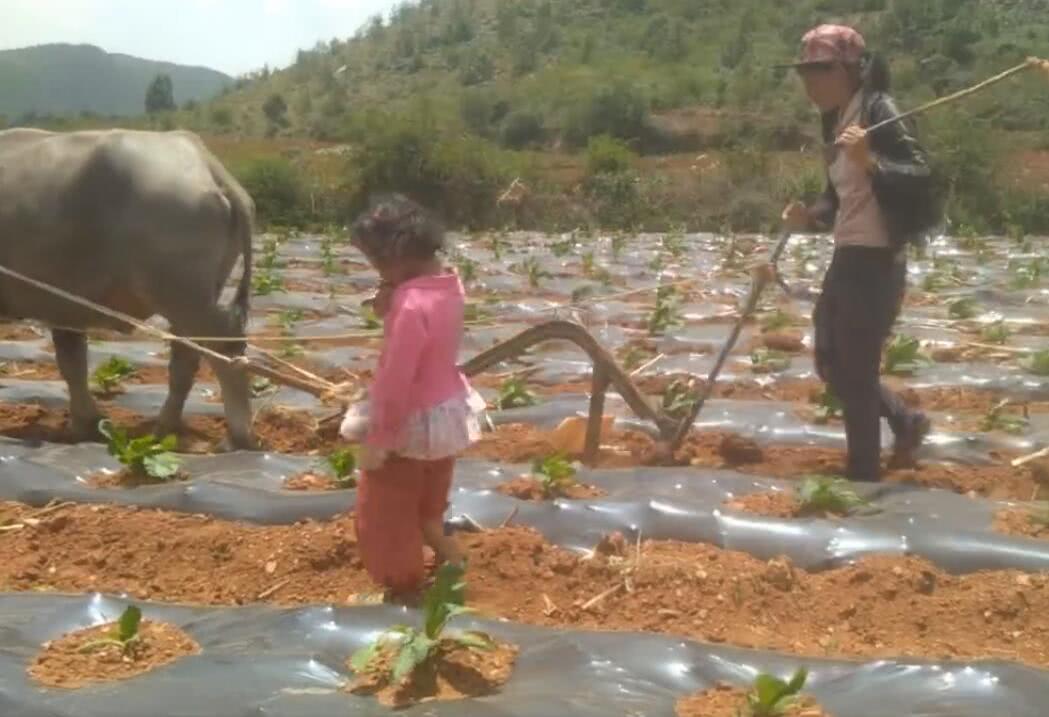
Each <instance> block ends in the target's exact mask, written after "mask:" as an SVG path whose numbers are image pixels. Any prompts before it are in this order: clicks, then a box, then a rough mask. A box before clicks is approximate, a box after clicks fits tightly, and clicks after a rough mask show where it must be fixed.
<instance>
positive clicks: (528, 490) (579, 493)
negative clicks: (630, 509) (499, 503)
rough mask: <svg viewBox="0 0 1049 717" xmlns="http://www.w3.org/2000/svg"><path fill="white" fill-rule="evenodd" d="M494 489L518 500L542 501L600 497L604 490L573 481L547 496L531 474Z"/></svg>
mask: <svg viewBox="0 0 1049 717" xmlns="http://www.w3.org/2000/svg"><path fill="white" fill-rule="evenodd" d="M496 491H498V492H499V493H502V494H503V495H508V496H510V497H511V498H517V499H519V500H533V501H544V500H552V499H554V498H568V499H570V500H585V499H587V498H600V497H601V496H603V495H605V492H604V491H603V490H601V489H600V488H597V487H595V486H592V485H586V484H585V483H575V484H573V485H570V486H568V487H566V488H564V489H562V490H559V491H558V492H557V495H554V496H549V497H548V496H547V495H546V494H545V493H544V492H543V483H542V481H541V480H539V479H538V478H533V477H531V476H519V477H517V478H514V479H512V480H508V481H506V482H504V483H500V484H499V486H498V487H497V488H496Z"/></svg>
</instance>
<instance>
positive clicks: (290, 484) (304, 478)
mask: <svg viewBox="0 0 1049 717" xmlns="http://www.w3.org/2000/svg"><path fill="white" fill-rule="evenodd" d="M352 487H355V486H349V485H342V484H340V483H338V482H337V481H336V480H335V479H334V478H332V477H331V476H330V475H324V474H323V473H300V474H298V475H295V476H291V477H289V478H288V479H286V480H285V481H284V490H294V491H301V492H306V493H317V492H326V491H330V490H345V489H347V488H352Z"/></svg>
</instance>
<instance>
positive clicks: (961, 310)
mask: <svg viewBox="0 0 1049 717" xmlns="http://www.w3.org/2000/svg"><path fill="white" fill-rule="evenodd" d="M979 313H980V305H979V304H977V303H976V301H975V300H974V299H969V298H966V299H958V300H957V301H952V302H951V303H950V304H948V305H947V315H948V316H950V317H951V318H952V319H971V318H973V317H975V316H977V315H978V314H979Z"/></svg>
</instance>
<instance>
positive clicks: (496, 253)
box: [488, 234, 506, 261]
mask: <svg viewBox="0 0 1049 717" xmlns="http://www.w3.org/2000/svg"><path fill="white" fill-rule="evenodd" d="M505 248H506V243H505V242H504V241H503V239H502V237H501V236H500V235H499V234H492V236H491V237H490V238H489V240H488V249H489V250H490V251H491V252H492V257H493V258H494V259H495V260H496V261H501V260H502V258H503V249H505Z"/></svg>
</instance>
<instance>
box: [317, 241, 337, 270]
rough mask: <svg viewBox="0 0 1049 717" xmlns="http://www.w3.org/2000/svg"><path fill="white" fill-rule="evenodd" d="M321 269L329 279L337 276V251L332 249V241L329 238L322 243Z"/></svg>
mask: <svg viewBox="0 0 1049 717" xmlns="http://www.w3.org/2000/svg"><path fill="white" fill-rule="evenodd" d="M321 268H322V269H323V270H324V276H328V277H330V276H331V275H333V274H335V273H336V269H338V264H337V263H336V260H335V251H334V249H333V248H331V240H330V239H327V238H325V239H323V240H322V241H321Z"/></svg>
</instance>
